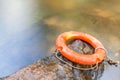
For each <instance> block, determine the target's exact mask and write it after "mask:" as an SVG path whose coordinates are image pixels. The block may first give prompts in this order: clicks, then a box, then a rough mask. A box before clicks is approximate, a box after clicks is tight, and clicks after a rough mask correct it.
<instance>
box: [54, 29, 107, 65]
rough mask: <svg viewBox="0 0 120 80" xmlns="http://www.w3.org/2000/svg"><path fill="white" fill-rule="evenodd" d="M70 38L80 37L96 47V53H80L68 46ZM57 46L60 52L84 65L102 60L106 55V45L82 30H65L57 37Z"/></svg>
mask: <svg viewBox="0 0 120 80" xmlns="http://www.w3.org/2000/svg"><path fill="white" fill-rule="evenodd" d="M70 39H80V40H83V41H85V42H87V43H89V44H90V45H91V46H93V48H95V51H94V54H87V55H86V54H79V53H77V52H75V51H73V50H71V49H70V48H68V46H67V44H66V42H67V41H68V40H70ZM56 47H57V49H58V50H59V52H60V53H61V54H62V55H63V56H64V57H65V58H67V59H69V60H70V61H73V62H75V63H78V64H83V65H93V64H97V63H100V62H102V61H103V60H104V59H105V57H106V51H105V48H104V46H103V45H102V44H101V42H99V41H98V40H97V39H96V38H94V37H92V36H91V35H88V34H86V33H82V32H75V31H70V32H64V33H62V34H60V35H59V36H58V37H57V39H56Z"/></svg>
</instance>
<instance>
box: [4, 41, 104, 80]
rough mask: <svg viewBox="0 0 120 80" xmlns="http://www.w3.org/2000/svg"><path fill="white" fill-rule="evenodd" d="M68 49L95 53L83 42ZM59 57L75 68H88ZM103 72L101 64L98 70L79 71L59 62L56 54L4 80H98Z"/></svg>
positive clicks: (71, 44) (72, 44)
mask: <svg viewBox="0 0 120 80" xmlns="http://www.w3.org/2000/svg"><path fill="white" fill-rule="evenodd" d="M68 47H69V48H71V49H72V50H74V51H76V52H78V53H82V54H88V53H93V51H94V49H93V48H92V47H91V46H90V45H88V44H87V43H85V42H83V41H81V40H74V41H72V42H70V43H69V44H68ZM58 56H59V57H60V58H62V59H63V60H65V61H66V62H68V63H69V64H71V65H73V66H77V67H81V66H82V67H86V66H85V65H84V66H83V65H79V64H77V63H73V62H71V61H69V60H67V59H66V58H64V57H63V56H62V55H60V54H59V55H58ZM87 67H88V66H87ZM103 71H104V64H103V63H100V64H99V67H98V69H97V70H87V71H84V70H78V69H75V68H72V67H70V66H69V65H67V64H66V63H64V62H61V61H59V60H58V59H57V58H56V57H55V54H52V55H51V56H49V57H45V58H43V59H40V60H38V61H37V62H36V63H34V64H32V65H30V66H27V67H25V68H23V69H21V70H19V71H17V72H16V73H14V74H12V75H10V76H8V77H6V78H4V80H98V79H99V78H100V77H101V75H102V73H103Z"/></svg>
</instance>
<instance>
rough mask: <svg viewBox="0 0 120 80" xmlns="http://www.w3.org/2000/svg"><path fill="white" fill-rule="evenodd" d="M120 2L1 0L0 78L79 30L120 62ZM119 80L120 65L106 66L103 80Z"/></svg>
mask: <svg viewBox="0 0 120 80" xmlns="http://www.w3.org/2000/svg"><path fill="white" fill-rule="evenodd" d="M119 4H120V1H119V0H114V1H109V0H104V1H101V0H99V1H98V0H76V1H74V0H0V77H4V76H7V75H10V74H12V73H14V72H16V71H17V70H19V69H21V68H23V67H24V66H27V65H30V64H32V63H34V62H35V61H37V60H38V59H39V58H41V57H44V56H46V55H50V54H51V53H52V52H54V50H55V39H56V37H57V36H58V35H59V34H60V33H62V32H65V31H80V32H86V33H88V34H91V35H92V36H94V37H96V38H97V39H99V40H100V41H101V42H102V43H103V45H104V46H105V48H106V49H107V51H108V52H107V55H108V56H109V57H110V58H112V59H114V60H118V61H120V27H119V26H120V15H119V14H120V10H119V8H120V5H119ZM108 79H109V80H119V79H120V67H114V66H109V65H107V66H106V67H105V71H104V73H103V76H102V77H101V80H108Z"/></svg>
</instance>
